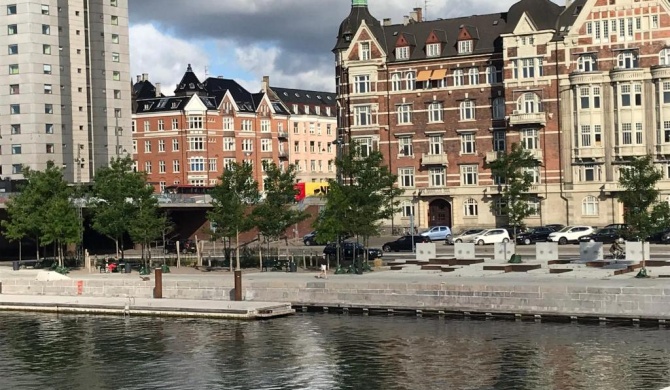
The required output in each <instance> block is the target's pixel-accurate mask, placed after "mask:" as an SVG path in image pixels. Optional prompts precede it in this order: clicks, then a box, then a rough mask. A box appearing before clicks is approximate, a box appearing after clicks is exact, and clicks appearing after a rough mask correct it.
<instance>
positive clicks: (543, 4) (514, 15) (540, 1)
mask: <svg viewBox="0 0 670 390" xmlns="http://www.w3.org/2000/svg"><path fill="white" fill-rule="evenodd" d="M564 8H565V7H561V6H560V5H558V4H556V3H554V2H552V1H550V0H520V1H519V2H517V3H515V4H514V5H512V7H511V8H510V9H509V12H508V13H507V15H508V16H507V30H506V31H505V32H506V33H511V32H513V31H514V28H515V27H516V25H517V24H518V23H519V21H520V20H521V16H523V14H524V13H526V14H528V16H529V17H530V19H531V20H532V21H533V23H534V24H535V27H537V29H538V30H553V29H554V28H556V20H557V19H558V16H559V15H560V14H561V12H562V11H563V9H564Z"/></svg>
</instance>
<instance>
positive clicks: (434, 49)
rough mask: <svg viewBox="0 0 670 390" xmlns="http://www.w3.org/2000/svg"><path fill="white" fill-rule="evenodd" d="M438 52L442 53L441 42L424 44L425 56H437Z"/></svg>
mask: <svg viewBox="0 0 670 390" xmlns="http://www.w3.org/2000/svg"><path fill="white" fill-rule="evenodd" d="M440 54H442V44H440V43H429V44H428V45H426V56H428V57H439V56H440Z"/></svg>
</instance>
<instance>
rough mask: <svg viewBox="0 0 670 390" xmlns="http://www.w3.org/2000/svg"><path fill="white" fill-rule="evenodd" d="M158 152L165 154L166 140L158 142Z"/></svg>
mask: <svg viewBox="0 0 670 390" xmlns="http://www.w3.org/2000/svg"><path fill="white" fill-rule="evenodd" d="M158 151H159V152H165V140H164V139H159V140H158Z"/></svg>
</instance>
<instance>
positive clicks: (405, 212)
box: [400, 201, 414, 218]
mask: <svg viewBox="0 0 670 390" xmlns="http://www.w3.org/2000/svg"><path fill="white" fill-rule="evenodd" d="M400 209H401V211H402V216H403V217H405V218H408V217H411V216H413V215H414V204H413V203H412V202H409V201H404V202H402V203H401V205H400Z"/></svg>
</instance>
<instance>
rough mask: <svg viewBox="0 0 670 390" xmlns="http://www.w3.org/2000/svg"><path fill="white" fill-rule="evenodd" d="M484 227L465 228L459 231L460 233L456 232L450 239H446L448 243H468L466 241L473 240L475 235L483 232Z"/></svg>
mask: <svg viewBox="0 0 670 390" xmlns="http://www.w3.org/2000/svg"><path fill="white" fill-rule="evenodd" d="M483 231H484V229H467V230H464V231H463V232H461V233H460V234H457V235H456V236H452V238H451V239H448V241H449V242H448V244H454V243H459V244H460V243H468V242H474V238H475V236H476V235H478V234H479V233H481V232H483Z"/></svg>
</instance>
